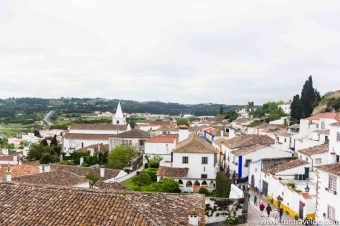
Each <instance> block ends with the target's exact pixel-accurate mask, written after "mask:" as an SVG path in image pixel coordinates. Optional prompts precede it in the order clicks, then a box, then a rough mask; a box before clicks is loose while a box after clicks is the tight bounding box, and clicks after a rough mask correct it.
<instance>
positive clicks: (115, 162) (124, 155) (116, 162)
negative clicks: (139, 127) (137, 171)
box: [108, 144, 140, 169]
mask: <svg viewBox="0 0 340 226" xmlns="http://www.w3.org/2000/svg"><path fill="white" fill-rule="evenodd" d="M139 155H140V152H139V151H137V150H136V149H134V148H133V147H131V146H130V145H126V144H121V145H118V146H116V147H115V148H114V149H113V150H112V151H111V152H110V153H109V158H108V167H109V168H113V169H123V168H124V167H125V166H128V165H129V163H130V162H131V160H132V159H134V158H136V157H138V156H139Z"/></svg>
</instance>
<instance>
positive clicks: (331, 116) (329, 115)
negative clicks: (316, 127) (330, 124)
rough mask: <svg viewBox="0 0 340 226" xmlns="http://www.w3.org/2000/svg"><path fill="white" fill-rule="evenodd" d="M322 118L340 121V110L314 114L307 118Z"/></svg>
mask: <svg viewBox="0 0 340 226" xmlns="http://www.w3.org/2000/svg"><path fill="white" fill-rule="evenodd" d="M321 118H328V119H335V120H336V121H338V122H339V121H340V113H339V112H326V113H320V114H316V115H312V116H310V117H309V118H305V119H307V120H320V119H321Z"/></svg>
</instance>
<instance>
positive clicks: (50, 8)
mask: <svg viewBox="0 0 340 226" xmlns="http://www.w3.org/2000/svg"><path fill="white" fill-rule="evenodd" d="M339 11H340V3H339V2H338V1H335V0H334V1H327V2H320V1H307V0H306V1H304V0H301V1H298V2H292V1H281V0H280V1H274V0H273V1H265V0H261V1H253V0H249V1H245V0H244V1H229V0H228V1H226V0H220V1H219V0H216V1H210V2H207V1H203V0H188V1H180V0H172V1H159V0H145V1H132V0H124V1H123V0H118V1H110V0H101V1H99V0H97V1H95V0H64V1H60V0H47V1H46V0H27V1H20V2H19V1H9V0H8V1H5V0H0V31H1V35H0V79H1V83H0V96H1V97H3V98H4V97H9V96H38V97H60V96H76V97H107V98H122V99H135V100H163V101H175V102H181V103H199V102H219V103H226V104H236V103H246V102H247V101H248V100H254V101H255V102H257V103H263V102H265V101H268V100H287V99H289V98H291V97H292V96H293V95H294V94H296V93H299V92H300V90H301V87H302V85H303V82H304V80H305V79H306V78H307V76H308V75H310V74H312V75H313V78H314V80H315V86H316V87H317V88H319V90H320V91H321V92H326V91H328V90H333V89H339V84H340V76H338V74H339V73H340V67H339V66H338V62H337V59H339V57H340V43H339V42H338V40H339V36H340V29H339V27H338V26H337V25H338V24H340V14H339V13H337V12H339Z"/></svg>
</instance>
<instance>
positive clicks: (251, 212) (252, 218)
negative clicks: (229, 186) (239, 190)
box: [240, 190, 301, 226]
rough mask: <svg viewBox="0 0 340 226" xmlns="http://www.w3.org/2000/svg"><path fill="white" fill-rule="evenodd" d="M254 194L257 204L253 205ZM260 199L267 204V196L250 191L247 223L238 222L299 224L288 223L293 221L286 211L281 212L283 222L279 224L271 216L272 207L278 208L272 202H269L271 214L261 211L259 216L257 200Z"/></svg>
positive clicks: (251, 223) (247, 225) (249, 225)
mask: <svg viewBox="0 0 340 226" xmlns="http://www.w3.org/2000/svg"><path fill="white" fill-rule="evenodd" d="M254 194H255V195H256V196H257V206H255V205H254ZM260 200H262V201H263V203H264V205H265V206H267V205H268V203H269V202H268V201H267V198H266V197H265V196H262V197H260V195H259V194H258V193H254V191H252V190H251V191H250V205H249V209H248V223H247V224H240V225H243V226H252V225H299V224H293V223H291V224H289V223H288V221H289V220H290V221H291V222H293V221H294V219H293V218H292V217H290V216H289V215H287V214H286V213H284V214H283V222H282V223H281V224H280V223H279V219H278V218H277V219H276V220H275V219H274V218H273V217H272V213H273V211H274V209H277V210H278V208H277V207H276V206H274V205H273V204H271V203H270V205H271V207H272V210H273V211H272V212H271V216H270V217H268V215H267V212H266V211H263V216H262V217H261V211H260V208H259V202H260ZM284 221H285V222H284ZM300 225H301V224H300Z"/></svg>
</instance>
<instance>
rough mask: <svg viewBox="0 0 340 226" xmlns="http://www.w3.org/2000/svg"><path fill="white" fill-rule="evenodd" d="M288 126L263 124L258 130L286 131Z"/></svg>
mask: <svg viewBox="0 0 340 226" xmlns="http://www.w3.org/2000/svg"><path fill="white" fill-rule="evenodd" d="M286 127H287V126H285V125H275V124H261V125H259V126H256V127H255V128H257V129H263V130H271V129H284V128H286Z"/></svg>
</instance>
